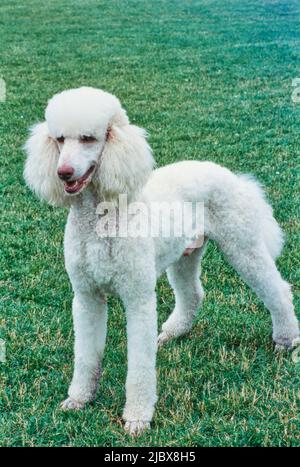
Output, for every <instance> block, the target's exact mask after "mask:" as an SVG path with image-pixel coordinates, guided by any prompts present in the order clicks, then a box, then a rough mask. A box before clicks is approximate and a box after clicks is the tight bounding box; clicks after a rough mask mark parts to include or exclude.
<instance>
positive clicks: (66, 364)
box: [0, 0, 300, 446]
mask: <svg viewBox="0 0 300 467" xmlns="http://www.w3.org/2000/svg"><path fill="white" fill-rule="evenodd" d="M299 14H300V5H299V2H298V1H297V0H285V1H262V0H252V1H244V0H202V1H198V0H184V1H183V0H160V1H159V0H153V1H151V2H146V1H138V0H127V1H126V0H124V1H121V0H119V1H118V0H110V1H107V0H103V1H99V0H49V1H44V2H41V1H39V0H26V1H25V0H23V1H21V0H2V1H1V6H0V60H1V64H0V76H1V77H2V78H4V79H5V81H6V84H7V100H6V102H5V103H0V120H1V123H0V138H1V142H0V157H1V172H0V173H1V179H0V186H1V198H0V204H1V206H0V212H1V223H0V229H1V230H0V231H1V254H0V298H1V302H0V306H1V308H0V338H2V339H5V341H6V345H7V361H6V363H0V445H1V446H12V445H13V446H220V445H222V446H249V445H250V446H253V445H258V446H300V426H299V425H300V422H299V410H300V363H298V364H295V363H293V361H292V358H291V355H290V354H289V353H283V354H280V355H274V352H273V344H272V339H271V319H270V316H269V314H268V313H267V311H266V309H265V308H264V307H263V305H262V304H261V303H260V302H259V301H258V300H257V299H256V297H255V296H254V294H253V293H252V292H251V291H250V290H249V289H248V288H247V287H246V286H245V285H244V284H243V283H242V281H241V280H240V279H239V278H238V276H237V275H236V273H235V272H234V271H233V270H232V269H231V267H230V266H228V264H227V263H226V262H225V261H224V260H223V258H222V255H221V254H220V252H219V251H218V249H217V247H216V246H215V245H214V244H211V245H210V247H209V248H208V251H207V254H206V256H205V259H204V261H203V273H202V278H203V285H204V287H205V289H206V300H205V302H204V305H203V307H202V309H201V311H200V312H199V314H198V317H197V319H196V322H195V326H194V328H193V331H192V332H191V333H190V334H189V335H188V336H187V337H185V338H183V339H179V340H177V341H176V342H172V343H170V344H168V345H167V346H166V347H165V348H162V349H161V350H159V353H158V365H157V366H158V370H157V371H158V385H159V387H158V390H159V402H158V404H157V408H156V414H155V418H154V422H153V429H152V431H151V432H150V433H146V434H144V435H143V436H141V437H140V438H138V439H130V438H129V437H128V436H127V435H125V434H124V431H123V427H122V422H121V414H122V408H123V405H124V399H125V394H124V383H125V376H126V335H125V319H124V311H123V309H122V306H121V304H120V302H119V301H118V300H116V299H111V300H110V315H109V333H108V340H107V348H106V353H105V358H104V371H103V377H102V380H101V383H100V388H99V392H98V395H97V398H96V401H95V403H94V404H93V405H92V406H90V407H88V408H87V409H86V410H85V411H83V412H76V413H63V412H61V411H60V410H59V409H58V406H59V403H60V401H61V400H62V399H64V398H65V396H66V393H67V388H68V383H69V381H70V378H71V374H72V358H73V349H72V347H73V334H72V319H71V300H72V292H71V287H70V284H69V281H68V278H67V275H66V272H65V270H64V264H63V246H62V241H63V232H64V225H65V220H66V211H65V210H63V209H53V208H51V207H49V206H47V205H46V204H41V203H40V202H39V201H38V200H37V199H36V198H35V197H34V195H33V194H32V193H31V192H29V190H28V189H27V188H26V187H25V185H24V181H23V179H22V171H23V164H24V154H23V152H22V145H23V143H24V141H25V139H26V135H27V128H28V126H30V125H31V124H33V123H34V122H36V121H38V120H40V119H43V110H44V108H45V105H46V103H47V99H48V98H49V97H51V96H52V95H53V94H54V93H56V92H58V91H61V90H63V89H64V88H70V87H77V86H80V85H90V86H95V87H99V88H103V89H106V90H108V91H110V92H112V93H115V94H116V95H117V96H118V97H119V98H120V99H121V101H122V102H123V104H124V107H125V108H126V109H127V110H128V114H129V116H130V118H131V120H132V121H133V122H135V123H136V124H138V125H140V126H144V127H145V128H147V129H148V130H149V133H150V144H151V145H152V147H153V149H154V154H155V157H156V160H157V162H158V165H164V164H166V163H169V162H173V161H178V160H181V159H199V160H205V159H210V160H212V161H215V162H217V163H221V164H224V165H226V166H227V167H229V168H230V169H232V170H234V171H243V172H252V173H253V174H255V175H256V176H257V177H258V178H259V180H260V181H261V182H262V183H264V184H265V185H266V187H267V188H266V189H267V193H268V197H269V199H270V200H271V202H272V204H273V206H274V210H275V215H276V217H277V219H278V221H279V222H280V224H281V226H282V227H283V228H284V230H285V232H286V234H287V235H286V245H285V248H284V252H283V255H282V257H281V258H280V259H279V261H278V264H279V267H280V270H281V271H282V273H283V275H284V277H285V278H286V279H287V280H289V281H290V282H291V283H292V284H293V286H294V293H295V304H296V306H297V305H298V309H299V302H300V300H299V286H300V282H299V259H300V255H299V252H300V246H299V213H300V209H299V208H300V202H299V191H298V190H299V162H300V160H299V148H300V132H299V117H300V104H298V105H297V104H294V103H293V102H292V100H291V94H292V90H293V88H292V79H293V78H295V77H300V67H299V63H300V62H299V58H300V23H299ZM157 288H158V297H159V298H158V309H159V324H160V325H161V323H162V321H163V320H165V319H166V317H167V315H168V314H169V313H170V311H171V309H172V306H173V302H174V300H173V295H172V292H171V290H170V288H169V285H168V283H167V281H166V278H165V277H163V278H162V279H161V280H160V281H159V283H158V287H157ZM298 316H299V312H298Z"/></svg>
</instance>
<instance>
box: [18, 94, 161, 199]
mask: <svg viewBox="0 0 300 467" xmlns="http://www.w3.org/2000/svg"><path fill="white" fill-rule="evenodd" d="M45 117H46V121H45V122H43V123H39V124H37V125H35V126H34V127H33V128H32V132H31V135H30V138H29V139H28V141H27V143H26V146H25V149H26V151H27V160H26V164H25V171H24V177H25V180H26V182H27V184H28V186H29V187H30V188H31V189H33V191H35V192H36V193H37V195H38V196H39V197H40V198H42V199H45V200H47V201H48V202H50V203H51V204H55V205H67V204H69V203H70V201H72V198H73V197H74V196H77V195H78V194H80V193H82V192H83V190H84V189H85V188H86V187H87V186H88V185H89V184H92V185H93V186H94V188H95V190H96V192H97V193H98V194H99V197H101V198H102V199H114V198H115V197H117V196H118V195H119V194H120V193H126V194H127V195H129V196H132V194H133V193H135V192H137V191H138V190H140V189H141V188H142V186H143V185H144V184H145V183H146V181H147V178H148V176H149V174H150V172H151V170H152V167H153V158H152V154H151V149H150V147H149V146H148V144H147V141H146V133H145V131H144V130H142V129H141V128H138V127H136V126H134V125H131V124H130V123H129V121H128V117H127V115H126V112H125V110H124V109H123V108H122V107H121V104H120V102H119V100H118V99H117V98H116V97H115V96H113V95H112V94H109V93H107V92H104V91H101V90H99V89H94V88H88V87H83V88H79V89H71V90H68V91H63V92H62V93H60V94H56V95H55V96H54V97H53V98H52V99H51V100H50V101H49V103H48V106H47V108H46V113H45Z"/></svg>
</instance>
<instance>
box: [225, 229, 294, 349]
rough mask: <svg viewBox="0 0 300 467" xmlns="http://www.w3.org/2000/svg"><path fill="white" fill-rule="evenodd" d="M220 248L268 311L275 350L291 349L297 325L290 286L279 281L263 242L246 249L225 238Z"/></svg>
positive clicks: (273, 263)
mask: <svg viewBox="0 0 300 467" xmlns="http://www.w3.org/2000/svg"><path fill="white" fill-rule="evenodd" d="M241 243H242V244H241ZM222 249H223V251H224V252H225V254H226V256H227V258H228V259H229V261H230V263H231V264H232V265H233V267H234V268H235V269H236V271H237V272H238V273H239V274H240V275H241V277H242V278H243V279H244V280H245V282H246V283H247V284H248V285H249V286H250V287H251V288H252V289H253V290H254V291H255V292H256V294H257V295H258V297H259V298H260V299H261V300H262V301H263V302H264V304H265V306H266V307H267V308H268V310H269V311H270V313H271V317H272V323H273V339H274V341H275V344H276V345H277V347H278V348H280V347H285V348H292V347H294V346H295V345H298V344H299V343H300V339H299V325H298V321H297V318H296V315H295V312H294V307H293V302H292V293H291V290H290V285H289V284H288V283H287V282H286V281H284V280H283V279H282V277H281V275H280V273H279V271H278V269H277V267H276V265H275V262H274V259H273V258H272V257H271V255H270V253H269V251H268V249H267V248H266V246H265V244H264V242H263V241H260V242H256V245H255V244H253V245H251V246H250V244H248V246H246V245H245V244H244V243H243V242H238V241H234V239H233V238H231V239H230V240H229V238H228V239H227V241H226V243H225V244H224V245H223V247H222Z"/></svg>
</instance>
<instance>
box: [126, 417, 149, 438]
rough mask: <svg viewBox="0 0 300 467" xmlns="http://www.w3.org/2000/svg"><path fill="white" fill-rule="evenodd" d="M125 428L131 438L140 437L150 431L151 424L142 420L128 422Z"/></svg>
mask: <svg viewBox="0 0 300 467" xmlns="http://www.w3.org/2000/svg"><path fill="white" fill-rule="evenodd" d="M124 428H125V431H126V432H127V433H128V434H129V435H130V436H138V435H140V434H141V433H143V432H144V431H146V430H150V422H144V421H140V420H136V421H133V422H126V423H125V427H124Z"/></svg>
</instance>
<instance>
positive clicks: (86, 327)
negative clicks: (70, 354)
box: [62, 293, 107, 410]
mask: <svg viewBox="0 0 300 467" xmlns="http://www.w3.org/2000/svg"><path fill="white" fill-rule="evenodd" d="M72 312H73V321H74V332H75V345H74V351H75V364H74V373H73V378H72V382H71V385H70V387H69V391H68V395H69V397H68V399H66V400H65V401H64V402H63V403H62V408H63V409H66V410H67V409H81V408H83V407H84V405H85V403H86V402H90V401H91V400H93V398H94V396H95V393H96V390H97V385H98V381H99V376H100V364H101V360H102V356H103V352H104V346H105V340H106V327H107V310H106V301H105V299H104V298H102V297H95V295H93V294H91V295H90V294H83V293H76V294H75V296H74V299H73V309H72Z"/></svg>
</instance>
